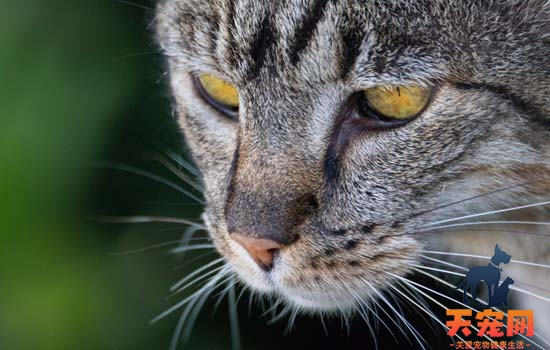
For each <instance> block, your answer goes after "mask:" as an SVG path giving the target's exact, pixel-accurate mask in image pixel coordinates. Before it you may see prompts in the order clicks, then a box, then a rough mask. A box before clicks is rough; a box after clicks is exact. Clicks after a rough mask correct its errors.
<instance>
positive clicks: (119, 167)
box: [92, 162, 204, 205]
mask: <svg viewBox="0 0 550 350" xmlns="http://www.w3.org/2000/svg"><path fill="white" fill-rule="evenodd" d="M92 164H93V165H94V166H96V167H100V168H106V169H114V170H120V171H124V172H127V173H130V174H134V175H140V176H143V177H146V178H148V179H151V180H154V181H157V182H160V183H162V184H164V185H166V186H168V187H171V188H172V189H174V190H176V191H178V192H179V193H181V194H183V195H184V196H186V197H188V198H190V199H193V200H194V201H196V202H197V203H200V204H203V205H204V201H203V200H202V199H200V198H199V197H197V196H195V195H194V194H193V193H191V192H190V191H188V190H186V189H185V188H183V187H181V186H180V185H178V184H176V183H175V182H173V181H171V180H168V179H166V178H164V177H162V176H160V175H157V174H153V173H151V172H149V171H146V170H143V169H139V168H136V167H133V166H130V165H126V164H120V163H116V162H94V163H92Z"/></svg>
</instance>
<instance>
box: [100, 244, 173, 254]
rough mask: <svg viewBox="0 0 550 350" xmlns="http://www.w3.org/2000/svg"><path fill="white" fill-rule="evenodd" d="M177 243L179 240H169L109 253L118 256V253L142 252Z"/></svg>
mask: <svg viewBox="0 0 550 350" xmlns="http://www.w3.org/2000/svg"><path fill="white" fill-rule="evenodd" d="M179 243H180V241H170V242H164V243H159V244H154V245H151V246H148V247H143V248H137V249H133V250H125V251H122V252H112V253H110V254H111V255H115V256H118V255H129V254H135V253H143V252H147V251H150V250H154V249H158V248H163V247H167V246H171V245H175V244H179Z"/></svg>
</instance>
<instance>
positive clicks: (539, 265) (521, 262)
mask: <svg viewBox="0 0 550 350" xmlns="http://www.w3.org/2000/svg"><path fill="white" fill-rule="evenodd" d="M421 253H428V254H438V255H452V256H463V257H466V258H479V259H491V257H490V256H483V255H474V254H463V253H449V252H438V251H433V250H422V251H421ZM510 262H511V263H515V264H521V265H529V266H537V267H543V268H545V269H550V265H545V264H538V263H532V262H528V261H519V260H514V259H511V260H510Z"/></svg>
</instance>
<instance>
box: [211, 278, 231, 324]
mask: <svg viewBox="0 0 550 350" xmlns="http://www.w3.org/2000/svg"><path fill="white" fill-rule="evenodd" d="M236 284H237V281H236V280H235V279H234V278H231V279H228V280H227V282H226V286H225V288H224V289H222V290H221V291H220V292H218V293H217V294H216V295H213V296H212V298H216V297H217V299H216V302H215V303H214V307H213V308H212V313H211V315H212V316H214V314H215V313H216V310H217V309H218V307H220V304H221V302H222V300H223V298H224V297H225V296H226V295H227V294H228V293H229V290H230V289H231V288H234V287H235V285H236Z"/></svg>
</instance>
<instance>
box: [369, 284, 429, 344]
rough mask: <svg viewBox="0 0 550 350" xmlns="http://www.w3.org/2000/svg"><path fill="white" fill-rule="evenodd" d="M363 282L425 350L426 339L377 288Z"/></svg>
mask: <svg viewBox="0 0 550 350" xmlns="http://www.w3.org/2000/svg"><path fill="white" fill-rule="evenodd" d="M363 282H364V283H366V284H367V285H368V286H369V287H370V288H371V290H372V291H373V292H374V293H375V294H376V295H377V296H378V297H379V298H380V300H382V301H383V302H384V304H386V305H388V307H389V308H390V309H391V310H392V312H393V313H394V314H395V315H396V316H397V317H398V318H399V319H400V320H401V322H403V324H404V325H405V327H407V329H408V330H409V331H410V332H411V334H412V335H413V337H414V338H415V339H416V341H417V343H418V345H420V346H421V347H422V349H426V346H425V344H427V342H426V339H424V337H422V335H421V334H420V333H418V331H417V330H416V328H414V326H413V325H411V324H410V323H409V321H407V319H406V318H405V317H404V316H403V315H402V314H400V313H399V312H398V311H397V310H396V309H395V308H394V307H393V305H392V304H391V303H390V302H389V300H388V299H387V298H386V297H385V296H384V295H383V294H382V293H381V292H380V291H378V289H377V288H375V287H374V286H373V285H372V284H371V283H370V282H368V281H366V280H363ZM407 340H408V337H407ZM409 342H410V341H409Z"/></svg>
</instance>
